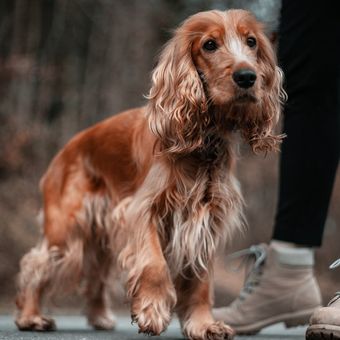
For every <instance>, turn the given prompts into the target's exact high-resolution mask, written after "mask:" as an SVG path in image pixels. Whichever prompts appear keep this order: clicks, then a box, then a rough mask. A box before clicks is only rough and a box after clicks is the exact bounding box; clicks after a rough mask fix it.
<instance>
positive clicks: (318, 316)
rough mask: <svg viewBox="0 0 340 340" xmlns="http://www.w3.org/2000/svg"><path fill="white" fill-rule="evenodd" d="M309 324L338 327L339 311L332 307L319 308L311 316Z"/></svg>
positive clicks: (339, 321) (339, 324)
mask: <svg viewBox="0 0 340 340" xmlns="http://www.w3.org/2000/svg"><path fill="white" fill-rule="evenodd" d="M310 324H311V325H317V324H329V325H337V326H340V309H339V308H334V307H321V308H319V309H317V310H316V311H315V312H314V313H313V315H312V316H311V318H310Z"/></svg>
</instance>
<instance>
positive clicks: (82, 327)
mask: <svg viewBox="0 0 340 340" xmlns="http://www.w3.org/2000/svg"><path fill="white" fill-rule="evenodd" d="M55 319H56V323H57V327H58V331H56V332H50V333H32V332H18V331H17V330H16V328H15V325H14V323H13V317H11V316H0V340H4V339H17V340H28V339H34V340H125V339H130V340H138V339H145V338H146V337H145V335H141V334H138V333H137V328H136V326H131V323H130V319H129V318H128V317H126V316H120V317H118V326H117V329H116V330H115V331H113V332H106V331H93V330H92V329H91V328H89V327H88V326H87V325H86V321H85V318H83V317H79V316H59V317H56V318H55ZM304 333H305V328H304V327H297V328H291V329H287V330H286V329H285V328H284V327H283V326H282V325H281V324H278V325H275V326H271V327H268V328H266V329H265V330H263V331H262V332H261V333H260V334H258V335H255V336H243V337H237V338H236V340H250V339H252V340H304ZM150 339H152V340H158V339H159V340H160V339H164V340H175V339H176V340H179V339H183V337H182V335H181V332H180V330H179V326H178V322H177V320H174V321H173V322H172V323H171V325H170V326H169V328H168V330H167V332H166V333H165V334H163V335H162V336H160V337H152V338H150Z"/></svg>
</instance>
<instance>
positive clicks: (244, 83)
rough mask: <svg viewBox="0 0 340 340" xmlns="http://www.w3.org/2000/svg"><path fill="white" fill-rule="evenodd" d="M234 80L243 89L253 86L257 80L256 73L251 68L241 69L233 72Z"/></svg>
mask: <svg viewBox="0 0 340 340" xmlns="http://www.w3.org/2000/svg"><path fill="white" fill-rule="evenodd" d="M233 79H234V82H235V83H236V84H237V85H238V86H239V87H242V88H243V89H247V88H248V87H252V86H253V85H254V84H255V81H256V73H255V72H254V71H252V70H249V69H245V68H243V69H240V70H237V71H235V72H234V73H233Z"/></svg>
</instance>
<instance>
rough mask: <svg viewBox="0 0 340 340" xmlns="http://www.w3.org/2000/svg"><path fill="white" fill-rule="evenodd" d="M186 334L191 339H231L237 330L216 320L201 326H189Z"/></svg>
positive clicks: (185, 331)
mask: <svg viewBox="0 0 340 340" xmlns="http://www.w3.org/2000/svg"><path fill="white" fill-rule="evenodd" d="M184 335H185V336H186V337H187V338H188V339H190V340H231V339H233V338H234V335H235V332H234V330H233V329H232V328H231V327H229V326H228V325H226V324H224V323H223V322H220V321H218V322H214V323H211V324H207V325H201V326H199V327H188V328H187V329H185V330H184Z"/></svg>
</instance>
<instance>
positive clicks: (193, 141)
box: [147, 28, 207, 154]
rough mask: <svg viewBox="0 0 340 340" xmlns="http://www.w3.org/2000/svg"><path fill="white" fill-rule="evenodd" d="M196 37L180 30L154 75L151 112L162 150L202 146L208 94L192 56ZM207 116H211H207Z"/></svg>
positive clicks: (172, 150) (152, 129) (153, 130)
mask: <svg viewBox="0 0 340 340" xmlns="http://www.w3.org/2000/svg"><path fill="white" fill-rule="evenodd" d="M191 47H192V37H190V34H189V33H186V32H185V31H184V30H183V29H181V28H179V29H178V30H177V31H176V33H175V36H174V37H173V38H172V39H171V40H170V41H169V42H168V44H167V45H166V46H165V48H164V50H163V52H162V53H161V56H160V59H159V62H158V65H157V66H156V68H155V69H154V71H153V74H152V87H151V90H150V93H149V95H148V99H149V103H148V108H147V112H148V115H149V125H150V128H151V131H152V132H153V133H154V134H155V135H156V136H157V137H158V138H159V141H160V146H161V151H162V152H166V153H172V154H180V153H185V152H190V151H192V150H194V149H195V148H197V147H199V146H200V145H201V143H202V133H201V132H202V129H203V126H202V124H203V123H204V122H205V123H206V120H207V117H206V118H204V113H205V112H206V111H207V102H206V95H205V93H204V88H203V84H202V82H201V79H200V77H199V74H198V72H197V70H196V67H195V65H194V63H193V61H192V57H191ZM206 116H207V115H206Z"/></svg>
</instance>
